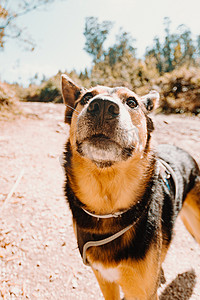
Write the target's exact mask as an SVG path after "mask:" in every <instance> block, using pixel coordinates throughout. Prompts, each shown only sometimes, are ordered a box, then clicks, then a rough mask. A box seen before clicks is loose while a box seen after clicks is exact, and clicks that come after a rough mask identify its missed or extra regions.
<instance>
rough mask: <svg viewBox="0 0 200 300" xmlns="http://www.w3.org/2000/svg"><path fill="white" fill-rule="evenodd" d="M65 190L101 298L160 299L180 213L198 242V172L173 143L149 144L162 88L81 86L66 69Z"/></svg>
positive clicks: (199, 179) (64, 76)
mask: <svg viewBox="0 0 200 300" xmlns="http://www.w3.org/2000/svg"><path fill="white" fill-rule="evenodd" d="M62 95H63V99H64V103H65V105H66V113H65V120H66V122H67V123H68V124H70V134H69V139H68V141H67V143H66V148H65V152H64V169H65V176H66V182H65V186H64V190H65V195H66V198H67V201H68V203H69V207H70V209H71V211H72V216H73V226H74V231H75V234H76V238H77V243H78V247H79V251H80V254H81V256H82V258H83V262H84V263H85V264H87V265H90V266H91V268H92V270H93V272H94V274H95V276H96V278H97V280H98V283H99V286H100V288H101V291H102V293H103V296H104V298H105V299H107V300H111V299H115V300H117V299H120V292H119V286H120V287H121V288H122V291H123V293H124V296H125V299H145V300H147V299H149V300H150V299H151V300H153V299H158V295H157V289H158V286H159V283H160V274H161V265H162V262H163V261H164V259H165V256H166V253H167V250H168V248H169V245H170V242H171V240H172V236H173V227H174V224H175V220H176V217H177V215H178V214H179V213H180V215H181V218H182V220H183V222H184V224H185V226H186V228H187V229H188V231H189V232H190V233H191V235H192V236H193V237H194V238H195V239H196V241H197V242H198V243H200V171H199V167H198V165H197V163H196V162H195V160H194V159H193V158H192V157H191V156H190V155H189V154H188V153H186V152H185V151H183V150H182V149H180V148H177V147H175V146H172V145H160V146H158V147H157V148H156V149H154V147H152V145H151V133H152V131H153V129H154V126H153V122H152V120H151V118H150V116H149V112H151V111H153V109H155V107H156V105H157V103H158V100H159V94H158V93H157V92H156V91H151V92H150V93H149V94H147V95H145V96H143V97H139V96H138V95H136V94H135V93H134V92H132V91H131V90H129V89H128V88H124V87H115V88H109V87H105V86H96V87H94V88H91V89H88V90H87V89H84V88H82V87H80V86H78V85H77V84H76V83H74V82H73V81H72V80H71V79H70V78H68V77H67V76H66V75H62Z"/></svg>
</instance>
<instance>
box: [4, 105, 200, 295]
mask: <svg viewBox="0 0 200 300" xmlns="http://www.w3.org/2000/svg"><path fill="white" fill-rule="evenodd" d="M22 105H23V108H24V109H25V110H26V113H27V114H29V118H21V119H18V120H15V121H1V122H0V128H1V131H0V170H1V175H0V299H6V300H10V299H17V300H18V299H31V300H34V299H38V300H60V299H69V300H71V299H72V300H88V299H103V298H102V295H101V292H100V290H99V287H98V284H97V282H96V280H95V278H94V276H93V274H92V271H91V270H90V268H87V267H85V266H84V265H83V263H82V261H81V258H80V255H79V252H78V250H77V244H76V241H75V238H74V234H73V229H72V222H71V214H70V212H69V209H68V207H67V204H66V201H65V199H64V197H63V190H62V186H63V181H64V176H63V171H62V168H61V166H60V162H59V157H60V155H61V152H62V150H63V145H64V143H65V140H66V136H67V134H68V127H66V126H65V125H64V124H63V115H64V106H63V105H55V104H41V103H40V104H38V103H24V104H22ZM153 118H154V122H155V127H156V130H155V132H154V139H155V141H156V143H157V142H159V143H172V144H176V145H178V146H180V147H182V148H184V149H186V150H188V151H189V152H190V153H191V154H192V155H194V157H195V158H196V159H197V161H198V162H199V163H200V119H199V118H195V117H185V116H181V117H180V116H175V115H170V116H164V115H157V116H154V117H153ZM19 174H21V175H22V179H21V180H20V182H19V185H18V187H17V188H16V190H15V192H14V194H13V195H12V197H11V198H10V199H7V200H6V198H7V195H8V194H9V192H10V191H11V189H12V187H13V185H14V183H15V181H16V179H17V177H18V176H19ZM163 269H164V277H165V280H166V282H165V283H163V284H162V285H161V288H160V289H159V294H160V299H161V300H169V299H170V300H173V299H177V300H187V299H192V300H199V299H200V247H199V246H198V245H197V243H196V242H195V241H194V240H193V238H192V237H191V236H190V235H189V234H188V233H187V231H186V230H185V228H184V226H183V225H182V223H181V221H180V220H178V222H177V226H176V234H175V237H174V240H173V243H172V245H171V248H170V251H169V253H168V255H167V258H166V261H165V263H164V265H163Z"/></svg>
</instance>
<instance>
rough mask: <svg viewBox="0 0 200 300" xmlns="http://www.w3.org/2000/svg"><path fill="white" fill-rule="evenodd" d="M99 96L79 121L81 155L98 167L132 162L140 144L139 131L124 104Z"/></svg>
mask: <svg viewBox="0 0 200 300" xmlns="http://www.w3.org/2000/svg"><path fill="white" fill-rule="evenodd" d="M116 102H117V101H112V99H111V97H104V98H102V97H99V96H96V97H95V98H93V99H92V101H91V102H90V103H89V104H88V105H87V107H85V108H84V109H83V110H82V112H81V113H80V115H79V118H78V121H77V143H76V144H77V151H78V152H79V154H81V155H82V156H84V157H87V158H89V159H90V160H92V161H94V162H95V163H97V164H98V165H102V166H103V165H111V164H112V163H113V162H116V161H122V160H126V159H128V158H129V157H130V156H131V155H132V152H133V151H134V150H135V149H136V145H137V144H138V140H139V138H138V131H137V128H136V127H135V126H134V125H133V124H132V120H131V117H130V114H129V113H128V111H127V110H126V109H125V108H124V106H123V104H118V103H116Z"/></svg>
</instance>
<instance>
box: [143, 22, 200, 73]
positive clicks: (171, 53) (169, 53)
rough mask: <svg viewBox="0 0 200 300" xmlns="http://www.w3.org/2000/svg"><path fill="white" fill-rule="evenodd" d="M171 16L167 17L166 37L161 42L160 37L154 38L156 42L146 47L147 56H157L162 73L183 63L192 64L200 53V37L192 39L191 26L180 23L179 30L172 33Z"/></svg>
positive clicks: (157, 62) (157, 63)
mask: <svg viewBox="0 0 200 300" xmlns="http://www.w3.org/2000/svg"><path fill="white" fill-rule="evenodd" d="M170 23H171V21H170V20H169V18H165V20H164V25H165V37H164V42H163V43H161V41H160V39H159V38H158V37H155V38H154V44H153V46H152V47H151V48H150V47H148V48H147V49H146V54H145V57H155V59H156V67H157V69H158V71H159V73H160V74H161V75H163V74H164V73H166V72H171V71H173V70H174V69H176V68H179V67H181V66H183V65H186V64H187V65H188V66H192V65H194V64H195V61H196V57H197V55H198V54H199V53H200V51H199V50H200V38H199V37H198V38H197V41H194V40H193V39H192V34H191V31H190V30H189V28H187V27H186V26H185V25H183V24H182V25H180V26H178V28H177V32H175V33H171V31H170Z"/></svg>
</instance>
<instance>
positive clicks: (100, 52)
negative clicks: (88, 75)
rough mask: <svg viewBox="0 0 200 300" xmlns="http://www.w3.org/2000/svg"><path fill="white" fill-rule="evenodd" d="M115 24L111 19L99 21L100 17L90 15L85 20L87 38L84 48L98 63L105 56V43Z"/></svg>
mask: <svg viewBox="0 0 200 300" xmlns="http://www.w3.org/2000/svg"><path fill="white" fill-rule="evenodd" d="M112 26H113V23H112V22H110V21H103V22H102V23H98V18H95V17H88V18H86V22H85V30H84V33H83V34H84V36H85V38H86V42H85V47H84V50H85V51H86V52H87V53H88V54H90V55H91V56H92V57H93V62H94V63H95V64H96V63H98V62H100V61H101V60H102V59H103V58H104V54H105V52H104V49H103V44H104V42H105V40H106V38H107V36H108V34H109V32H110V30H111V28H112Z"/></svg>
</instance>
